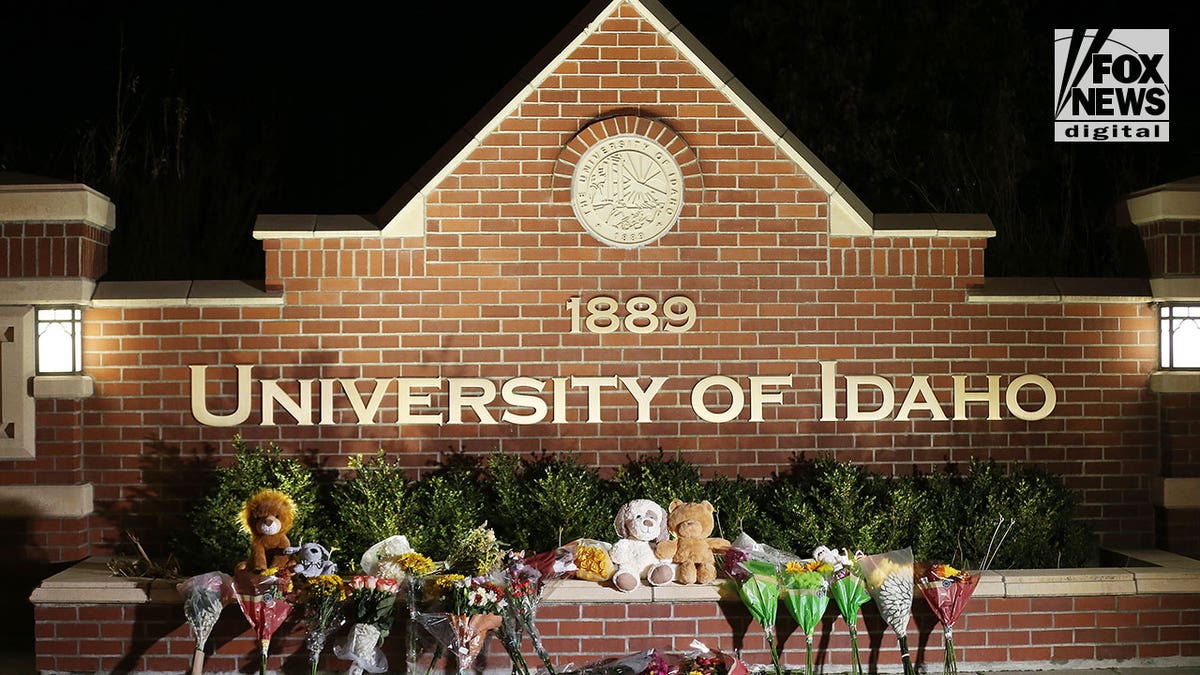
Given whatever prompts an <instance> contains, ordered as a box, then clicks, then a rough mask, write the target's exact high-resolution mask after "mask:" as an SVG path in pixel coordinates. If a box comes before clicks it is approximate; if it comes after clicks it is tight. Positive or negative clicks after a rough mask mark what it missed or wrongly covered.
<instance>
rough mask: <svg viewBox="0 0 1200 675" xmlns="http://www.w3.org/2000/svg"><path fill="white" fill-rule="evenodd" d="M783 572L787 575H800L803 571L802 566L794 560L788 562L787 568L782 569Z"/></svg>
mask: <svg viewBox="0 0 1200 675" xmlns="http://www.w3.org/2000/svg"><path fill="white" fill-rule="evenodd" d="M783 571H784V572H787V573H788V574H800V573H801V572H803V571H805V570H804V565H801V564H800V563H798V562H796V561H795V560H789V561H788V563H787V566H786V567H784V568H783Z"/></svg>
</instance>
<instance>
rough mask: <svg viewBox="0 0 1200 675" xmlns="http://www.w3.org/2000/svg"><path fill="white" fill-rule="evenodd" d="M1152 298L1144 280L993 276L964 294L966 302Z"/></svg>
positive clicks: (1084, 301)
mask: <svg viewBox="0 0 1200 675" xmlns="http://www.w3.org/2000/svg"><path fill="white" fill-rule="evenodd" d="M1152 300H1153V298H1152V297H1151V295H1150V288H1149V286H1148V285H1147V283H1146V280H1145V279H1119V278H1111V279H1108V278H1077V277H997V278H993V279H987V280H985V281H984V283H983V286H979V287H976V288H973V289H971V290H970V292H968V293H967V302H981V303H984V302H986V303H999V302H1004V303H1021V304H1027V305H1030V304H1095V303H1125V304H1141V303H1149V302H1151V301H1152Z"/></svg>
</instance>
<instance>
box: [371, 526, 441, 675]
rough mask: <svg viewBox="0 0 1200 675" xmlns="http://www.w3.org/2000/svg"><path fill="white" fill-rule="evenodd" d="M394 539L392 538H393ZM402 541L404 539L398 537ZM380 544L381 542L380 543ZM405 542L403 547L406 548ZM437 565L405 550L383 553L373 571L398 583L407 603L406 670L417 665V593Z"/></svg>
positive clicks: (413, 552) (410, 669)
mask: <svg viewBox="0 0 1200 675" xmlns="http://www.w3.org/2000/svg"><path fill="white" fill-rule="evenodd" d="M393 539H394V538H393ZM399 539H401V540H403V539H404V537H399ZM381 543H382V542H381ZM407 544H408V542H407V540H405V547H406V548H407ZM436 567H437V565H436V564H434V562H433V560H431V559H430V558H429V557H428V556H424V555H421V554H420V553H417V552H416V551H412V550H407V551H404V552H403V553H397V552H395V551H393V552H384V553H382V554H381V555H380V556H379V558H378V559H377V561H376V563H375V565H374V569H375V570H376V572H377V573H378V574H379V576H382V577H384V578H386V579H392V580H395V581H398V582H400V588H401V590H402V591H403V592H404V596H405V598H407V602H408V631H407V638H408V639H407V659H406V660H407V663H408V670H409V671H410V672H411V671H413V670H414V669H415V667H416V663H417V591H418V590H420V588H421V585H422V583H423V582H424V579H425V577H426V576H428V575H430V574H432V573H433V571H434V569H436Z"/></svg>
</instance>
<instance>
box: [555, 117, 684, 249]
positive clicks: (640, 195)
mask: <svg viewBox="0 0 1200 675" xmlns="http://www.w3.org/2000/svg"><path fill="white" fill-rule="evenodd" d="M571 208H572V209H574V210H575V217H576V218H578V219H579V222H580V223H582V224H583V227H584V228H585V229H587V231H588V232H590V233H591V234H592V236H594V237H595V238H597V239H599V240H600V241H601V242H603V243H605V244H608V245H609V246H617V247H620V248H636V247H638V246H644V245H646V244H649V243H651V242H653V241H655V240H657V239H658V238H659V237H661V236H663V235H664V234H666V233H667V231H668V230H670V229H671V227H672V226H673V225H675V221H677V220H679V212H680V210H682V208H683V174H682V172H680V170H679V165H678V164H677V163H676V162H675V158H674V157H672V156H671V153H670V152H669V151H668V150H667V149H666V148H664V147H663V146H661V145H659V144H658V143H656V142H654V141H652V140H650V139H649V138H646V137H644V136H638V135H635V134H619V135H616V136H610V137H609V138H605V139H604V140H602V141H599V142H598V143H596V144H595V145H593V146H591V147H589V148H588V149H587V150H585V151H584V153H583V156H582V157H580V158H579V162H578V163H577V164H576V165H575V172H574V174H573V175H572V177H571Z"/></svg>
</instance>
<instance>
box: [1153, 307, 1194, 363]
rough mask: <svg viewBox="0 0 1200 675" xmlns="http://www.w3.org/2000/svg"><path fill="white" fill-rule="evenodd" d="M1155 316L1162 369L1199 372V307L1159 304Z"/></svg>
mask: <svg viewBox="0 0 1200 675" xmlns="http://www.w3.org/2000/svg"><path fill="white" fill-rule="evenodd" d="M1158 317H1159V336H1160V338H1159V353H1160V354H1161V362H1160V365H1161V367H1162V368H1163V369H1167V370H1185V369H1200V305H1162V306H1160V307H1159V309H1158Z"/></svg>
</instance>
